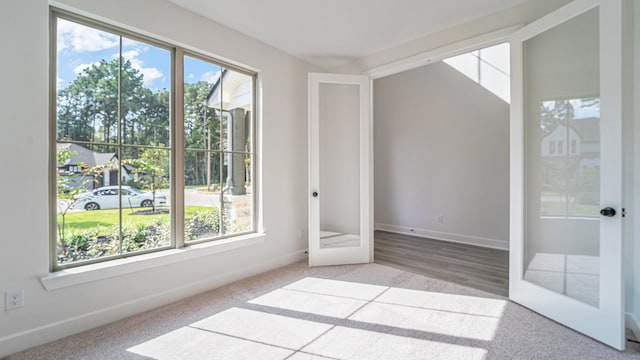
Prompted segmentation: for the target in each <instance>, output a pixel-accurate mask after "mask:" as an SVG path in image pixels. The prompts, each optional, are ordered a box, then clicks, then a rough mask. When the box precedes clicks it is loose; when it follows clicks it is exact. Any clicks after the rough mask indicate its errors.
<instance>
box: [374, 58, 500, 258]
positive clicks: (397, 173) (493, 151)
mask: <svg viewBox="0 0 640 360" xmlns="http://www.w3.org/2000/svg"><path fill="white" fill-rule="evenodd" d="M508 122H509V105H508V104H507V103H505V102H504V101H503V100H501V99H500V98H498V97H497V96H495V95H493V94H492V93H490V92H489V91H487V90H485V89H484V88H482V87H481V86H480V85H478V84H476V83H475V82H473V81H472V80H470V79H468V78H467V77H465V76H464V75H462V74H460V73H459V72H457V71H456V70H454V69H453V68H451V67H450V66H449V65H446V64H445V63H442V62H439V63H435V64H432V65H427V66H424V67H421V68H417V69H413V70H410V71H407V72H403V73H400V74H397V75H392V76H389V77H385V78H382V79H378V80H375V82H374V168H375V179H374V181H375V223H376V228H377V229H382V230H385V229H386V230H390V231H398V232H408V233H411V229H413V233H415V234H417V235H422V236H428V237H434V238H442V239H447V240H454V241H464V242H469V243H475V244H482V245H487V246H493V247H501V248H507V247H508V240H507V239H508V227H509V168H508V166H509V146H508V141H509V132H508ZM439 216H442V222H438V217H439Z"/></svg>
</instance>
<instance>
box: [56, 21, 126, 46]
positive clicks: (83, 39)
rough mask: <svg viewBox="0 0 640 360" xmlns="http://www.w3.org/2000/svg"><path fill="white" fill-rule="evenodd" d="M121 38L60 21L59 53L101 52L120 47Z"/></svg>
mask: <svg viewBox="0 0 640 360" xmlns="http://www.w3.org/2000/svg"><path fill="white" fill-rule="evenodd" d="M119 43H120V40H119V37H118V36H116V35H113V34H109V33H107V32H104V31H100V30H96V29H94V28H90V27H88V26H84V25H80V24H76V23H73V22H70V21H66V20H63V19H58V39H57V47H58V49H57V50H58V51H62V50H65V49H71V50H72V51H75V52H78V53H81V52H89V51H100V50H105V49H110V48H113V47H116V46H118V45H119Z"/></svg>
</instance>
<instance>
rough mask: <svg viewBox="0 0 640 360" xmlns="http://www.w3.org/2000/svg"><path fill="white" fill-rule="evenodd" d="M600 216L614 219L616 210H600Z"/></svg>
mask: <svg viewBox="0 0 640 360" xmlns="http://www.w3.org/2000/svg"><path fill="white" fill-rule="evenodd" d="M600 215H602V216H607V217H614V216H615V215H616V209H614V208H612V207H606V208H604V209H602V210H600Z"/></svg>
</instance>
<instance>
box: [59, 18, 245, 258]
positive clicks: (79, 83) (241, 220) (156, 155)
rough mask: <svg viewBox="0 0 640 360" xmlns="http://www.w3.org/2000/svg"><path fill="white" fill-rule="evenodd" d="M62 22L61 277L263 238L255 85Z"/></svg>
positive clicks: (235, 72) (230, 71) (107, 29)
mask: <svg viewBox="0 0 640 360" xmlns="http://www.w3.org/2000/svg"><path fill="white" fill-rule="evenodd" d="M52 22H53V24H54V25H55V26H53V27H52V28H53V29H54V30H53V32H52V40H53V41H52V42H51V44H52V47H53V51H52V54H53V55H52V56H53V58H52V63H53V64H55V69H54V70H55V71H54V76H55V77H54V78H53V79H55V85H56V91H55V94H53V96H52V103H53V106H52V118H53V119H52V125H54V126H53V129H54V130H53V131H52V133H53V134H52V137H55V145H54V146H52V153H54V154H55V156H54V154H52V159H55V161H52V163H55V166H53V167H52V169H51V173H52V177H54V178H55V181H53V182H52V183H54V184H55V194H56V196H55V204H53V205H52V208H54V207H55V209H56V211H55V219H54V220H53V221H52V224H54V225H55V226H52V229H54V228H55V234H54V235H52V237H53V239H52V246H51V253H52V256H51V257H52V264H53V265H52V268H53V269H54V270H56V269H61V268H65V267H70V266H77V265H82V264H87V263H92V262H97V261H104V260H108V259H114V258H122V257H127V256H131V255H134V254H142V253H146V252H150V251H158V250H163V249H170V248H180V247H183V246H188V245H189V244H193V243H200V242H203V241H212V240H217V239H223V238H227V237H230V236H236V235H239V234H246V233H250V232H254V231H255V228H256V221H255V218H256V216H255V190H254V186H253V183H254V181H253V177H254V164H255V152H254V141H253V138H254V136H253V131H254V128H255V120H254V92H255V91H254V89H255V85H254V84H255V74H253V73H251V72H249V71H246V70H243V69H239V68H237V67H234V66H230V65H228V64H225V63H223V62H220V61H216V60H215V59H211V58H208V57H206V56H202V55H199V54H196V53H191V52H186V51H185V50H183V49H181V48H178V47H176V46H172V45H171V44H166V43H163V42H160V41H156V40H155V39H150V38H147V37H144V36H138V35H136V34H133V33H131V32H128V31H123V30H120V29H117V28H114V27H112V26H108V25H104V24H100V23H97V22H94V21H90V20H87V19H83V18H78V17H76V16H74V15H70V14H66V13H60V12H58V11H53V12H52ZM185 53H186V55H185ZM176 79H183V81H180V83H178V81H179V80H178V81H176ZM176 99H181V102H177V101H176ZM177 103H181V104H184V107H183V109H181V110H182V111H177V110H176V109H177V108H176V104H177ZM54 112H55V113H54Z"/></svg>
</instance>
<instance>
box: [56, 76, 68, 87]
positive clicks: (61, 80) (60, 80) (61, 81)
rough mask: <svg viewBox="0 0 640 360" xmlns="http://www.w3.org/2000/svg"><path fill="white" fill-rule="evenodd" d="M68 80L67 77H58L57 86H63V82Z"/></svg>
mask: <svg viewBox="0 0 640 360" xmlns="http://www.w3.org/2000/svg"><path fill="white" fill-rule="evenodd" d="M65 82H66V80H65V79H62V78H57V79H56V88H58V89H60V87H61V86H62V84H64V83H65Z"/></svg>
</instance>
